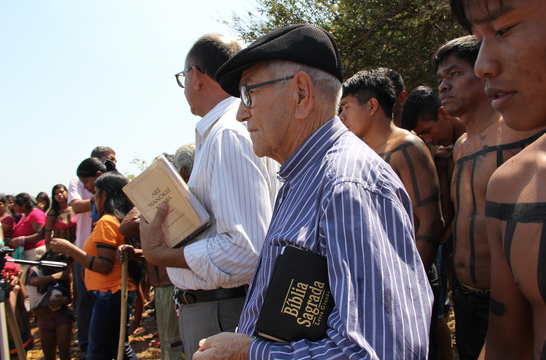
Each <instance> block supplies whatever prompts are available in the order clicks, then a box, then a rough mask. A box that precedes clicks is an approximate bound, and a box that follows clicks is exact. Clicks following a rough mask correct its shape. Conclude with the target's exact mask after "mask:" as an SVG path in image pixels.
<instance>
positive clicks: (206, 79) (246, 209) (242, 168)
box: [141, 35, 278, 359]
mask: <svg viewBox="0 0 546 360" xmlns="http://www.w3.org/2000/svg"><path fill="white" fill-rule="evenodd" d="M239 50H240V46H239V45H238V44H237V43H236V42H234V41H232V40H229V39H227V38H225V37H223V36H220V35H205V36H203V37H201V38H200V39H199V40H197V42H196V43H195V44H194V45H193V47H192V48H191V49H190V51H189V53H188V55H187V57H186V63H185V70H184V71H182V72H180V73H178V74H176V78H177V81H178V84H179V85H180V86H181V87H183V88H184V93H185V95H186V99H187V100H188V103H189V105H190V107H191V111H192V113H193V114H194V115H198V116H202V117H203V118H202V119H201V120H200V121H199V122H198V123H197V125H196V131H195V132H196V134H195V137H196V152H195V162H194V166H193V171H192V174H191V177H190V180H189V182H188V186H189V187H190V189H191V190H192V192H193V193H194V194H195V195H196V196H197V198H198V199H199V201H200V202H201V204H203V206H204V207H205V208H206V209H207V210H208V212H209V213H210V214H211V218H212V225H211V226H210V227H209V228H208V229H207V230H205V231H204V232H203V233H201V234H200V235H199V236H198V237H197V241H195V242H193V243H191V244H189V245H186V246H184V247H182V248H180V249H170V248H168V247H167V246H166V245H165V244H164V242H163V234H162V231H161V224H162V222H163V219H164V217H165V214H166V209H167V207H166V205H165V204H164V205H165V206H164V207H163V208H160V210H159V211H158V214H157V216H156V218H155V219H154V220H153V221H152V223H150V224H147V223H146V222H145V221H144V220H142V222H141V237H142V246H143V250H144V254H145V257H146V260H147V261H149V262H151V263H153V264H157V265H162V266H167V272H168V274H169V278H170V279H171V281H172V283H173V284H174V285H175V286H176V288H178V289H175V300H177V301H178V305H179V312H178V315H179V327H180V335H181V338H182V341H183V344H184V349H185V353H186V359H191V356H192V354H193V353H194V352H195V351H196V350H197V349H198V343H199V340H201V339H202V338H204V337H207V336H210V335H213V334H216V333H218V332H221V331H234V330H235V327H236V326H237V323H238V321H239V317H240V314H241V310H242V307H243V304H244V300H245V294H246V289H247V288H248V284H249V283H250V280H251V278H252V274H253V272H254V269H255V266H256V262H257V260H258V254H259V253H260V250H261V248H262V244H263V241H264V238H265V233H266V231H267V228H268V226H269V222H270V220H271V216H272V210H273V203H274V199H275V197H276V194H277V188H278V185H277V184H278V180H277V179H276V171H277V170H278V163H276V162H274V161H272V160H271V159H265V158H264V159H260V158H258V157H257V156H256V155H255V154H254V152H253V151H252V142H251V139H250V136H249V134H248V131H247V129H246V127H245V126H244V125H243V124H241V123H238V122H237V120H236V118H235V116H236V112H237V107H238V105H239V100H238V99H236V98H233V97H231V96H230V95H228V94H227V93H226V92H225V91H224V90H222V89H221V88H220V85H219V84H218V83H217V82H216V81H215V80H214V74H215V73H216V70H218V68H219V67H220V66H221V65H222V64H223V63H224V62H225V61H227V60H228V59H229V58H230V57H231V56H233V55H234V54H235V53H236V52H237V51H239Z"/></svg>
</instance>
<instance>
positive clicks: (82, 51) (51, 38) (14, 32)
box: [0, 0, 255, 197]
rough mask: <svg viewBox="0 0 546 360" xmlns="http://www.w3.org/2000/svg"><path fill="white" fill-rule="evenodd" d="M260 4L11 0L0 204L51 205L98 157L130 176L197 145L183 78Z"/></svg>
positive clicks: (2, 49) (0, 7)
mask: <svg viewBox="0 0 546 360" xmlns="http://www.w3.org/2000/svg"><path fill="white" fill-rule="evenodd" d="M254 7H255V3H254V2H253V0H230V1H225V0H201V1H189V0H93V1H90V0H77V1H74V0H17V1H7V0H6V1H0V126H1V128H0V129H1V130H0V134H1V135H2V137H1V138H2V141H3V146H2V150H1V151H0V167H1V170H0V193H4V194H13V195H16V194H18V193H21V192H27V193H29V194H30V195H31V196H33V197H34V196H36V195H37V194H38V193H39V192H40V191H45V192H46V193H47V194H49V195H50V196H51V189H52V188H53V186H54V185H55V184H58V183H61V184H65V185H67V186H68V183H69V181H70V179H71V178H72V177H74V176H75V175H76V168H77V167H78V165H79V164H80V162H81V161H83V160H84V159H85V158H87V157H89V156H90V154H91V150H92V149H93V148H94V147H96V146H109V147H111V148H113V149H114V150H115V151H116V156H117V159H118V164H117V168H118V170H119V171H120V172H122V173H124V174H126V175H129V174H133V175H138V174H139V173H140V169H139V167H138V166H137V165H135V164H131V161H132V160H133V159H142V160H144V161H146V162H147V163H148V164H149V163H150V162H151V161H152V160H153V159H154V158H155V157H156V156H158V155H160V154H161V153H163V152H167V153H169V154H174V152H175V151H176V149H177V148H178V147H179V146H181V145H184V144H187V143H189V142H194V141H195V124H196V123H197V121H198V120H199V119H200V118H199V117H196V116H194V115H192V114H191V112H190V109H189V106H188V104H187V102H186V98H185V97H184V90H183V89H182V88H180V87H179V86H178V85H177V83H176V80H175V77H174V74H175V73H178V72H180V71H182V70H184V69H183V67H184V60H185V56H186V54H187V52H188V51H189V49H190V47H191V46H192V45H193V43H194V42H195V41H196V40H197V39H198V38H199V37H200V36H201V35H203V34H206V33H213V32H214V33H222V34H226V35H229V34H231V36H232V37H236V36H237V34H236V33H235V32H234V30H232V29H231V28H229V27H228V26H227V25H224V24H222V23H221V22H220V21H219V20H221V19H224V20H228V21H229V20H230V19H231V18H232V14H233V13H237V14H244V13H245V12H247V11H248V10H253V9H254Z"/></svg>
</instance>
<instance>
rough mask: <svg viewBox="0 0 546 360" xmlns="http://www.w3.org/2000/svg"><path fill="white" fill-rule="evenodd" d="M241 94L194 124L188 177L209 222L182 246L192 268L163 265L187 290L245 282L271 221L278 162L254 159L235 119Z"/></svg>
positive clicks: (245, 133) (242, 126)
mask: <svg viewBox="0 0 546 360" xmlns="http://www.w3.org/2000/svg"><path fill="white" fill-rule="evenodd" d="M239 101H240V100H239V99H236V98H232V97H230V98H227V99H225V100H224V101H222V102H220V103H219V104H218V105H216V107H215V108H214V109H212V110H211V111H210V112H209V113H208V114H207V115H206V116H205V117H203V119H201V120H200V121H199V122H198V123H197V126H196V134H195V137H196V144H195V145H196V151H195V161H194V165H193V170H192V174H191V177H190V180H189V181H188V186H189V187H190V189H191V191H192V192H193V194H194V195H195V196H196V197H197V198H198V199H199V201H200V202H201V204H203V206H204V207H205V208H206V209H207V211H208V212H209V214H210V215H211V218H212V225H211V226H210V228H208V229H207V230H206V231H204V232H203V233H202V234H200V235H199V236H198V237H197V239H198V241H196V242H194V243H192V244H190V245H188V246H186V247H185V249H184V255H185V257H186V261H187V263H188V265H189V267H190V268H191V270H189V269H182V268H167V272H168V274H169V278H170V279H171V281H172V283H173V284H174V285H175V286H177V287H179V288H180V289H185V290H213V289H218V288H233V287H238V286H241V285H244V284H249V283H250V280H251V278H252V274H253V273H254V269H255V267H256V262H257V260H258V255H259V253H260V251H261V249H262V245H263V241H264V238H265V234H266V232H267V229H268V227H269V222H270V221H271V215H272V211H273V204H274V201H275V197H276V195H277V191H278V188H279V185H280V183H279V181H278V180H277V177H276V173H277V171H278V168H279V164H278V163H277V162H275V161H273V160H271V159H269V158H262V159H260V158H258V157H257V156H256V155H255V154H254V151H253V150H252V141H251V140H250V135H249V133H248V131H247V128H246V123H245V124H242V123H239V122H237V120H236V118H235V115H236V113H237V108H238V106H239Z"/></svg>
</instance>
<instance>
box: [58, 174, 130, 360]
mask: <svg viewBox="0 0 546 360" xmlns="http://www.w3.org/2000/svg"><path fill="white" fill-rule="evenodd" d="M127 183H128V180H127V179H126V178H125V176H123V175H122V174H120V173H118V172H116V171H114V172H108V173H106V174H104V175H102V176H101V177H99V178H97V180H96V181H95V189H96V193H95V205H96V208H97V211H98V212H99V213H101V214H103V215H102V217H101V218H100V220H99V221H98V222H96V223H95V228H94V230H93V232H92V233H91V235H90V236H89V238H88V239H87V240H86V242H85V244H84V249H83V250H82V249H80V248H78V247H77V246H75V245H73V244H72V243H70V242H69V241H67V240H64V239H57V238H53V239H52V240H51V242H50V246H51V249H52V250H53V251H55V252H62V253H65V254H68V255H70V256H71V257H72V258H74V260H76V261H77V262H79V263H80V264H81V265H82V266H83V267H84V268H85V269H86V271H85V285H86V287H87V289H88V290H90V291H91V290H93V291H94V292H95V296H96V301H95V305H94V307H93V316H92V317H91V325H90V327H89V345H88V347H87V359H106V358H107V359H112V358H116V356H117V341H118V338H119V329H120V327H119V325H120V324H119V318H120V316H121V264H120V263H119V262H117V261H115V257H116V249H117V247H118V246H119V245H122V244H125V243H128V244H129V243H130V242H131V241H130V239H125V238H124V237H123V236H122V235H121V234H120V233H119V231H118V227H119V225H120V223H121V221H122V220H123V218H124V217H125V215H127V213H128V212H129V210H131V209H132V207H133V204H132V203H131V201H130V200H129V198H127V196H126V195H125V193H124V192H123V191H122V188H123V187H124V186H125V185H127ZM126 240H128V241H127V242H126ZM135 246H138V247H139V244H135ZM129 268H130V274H131V278H130V279H129V283H128V289H129V294H128V296H127V308H128V309H127V314H130V313H131V309H132V307H133V306H134V303H135V299H136V291H135V289H136V287H135V280H136V281H138V279H135V277H138V276H139V273H138V269H139V267H138V265H137V264H131V263H130V264H129ZM125 325H127V324H125ZM124 358H125V359H134V360H136V359H137V357H136V355H135V353H134V351H133V350H132V349H131V347H130V346H129V344H128V342H127V338H126V339H125V356H124Z"/></svg>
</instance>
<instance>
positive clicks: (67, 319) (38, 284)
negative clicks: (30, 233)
mask: <svg viewBox="0 0 546 360" xmlns="http://www.w3.org/2000/svg"><path fill="white" fill-rule="evenodd" d="M40 260H49V261H62V262H68V261H70V262H71V261H72V259H70V257H69V256H68V255H65V254H55V253H53V252H52V251H51V250H49V251H47V252H46V253H45V254H44V255H43V256H42V257H41V259H40ZM69 289H70V281H69V268H66V269H65V270H64V271H58V269H52V268H47V267H42V268H38V267H31V268H30V270H29V271H28V275H27V294H28V297H29V300H30V306H31V308H32V310H33V311H34V314H35V315H36V318H37V320H38V329H39V330H40V339H41V343H42V350H43V352H44V359H45V360H50V359H51V360H55V359H56V358H57V357H56V353H57V348H59V357H60V360H65V359H66V360H69V359H70V340H71V338H72V323H73V321H74V320H75V317H74V312H73V311H72V309H70V307H68V306H67V305H68V304H70V303H71V302H72V299H71V297H70V290H69Z"/></svg>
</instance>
